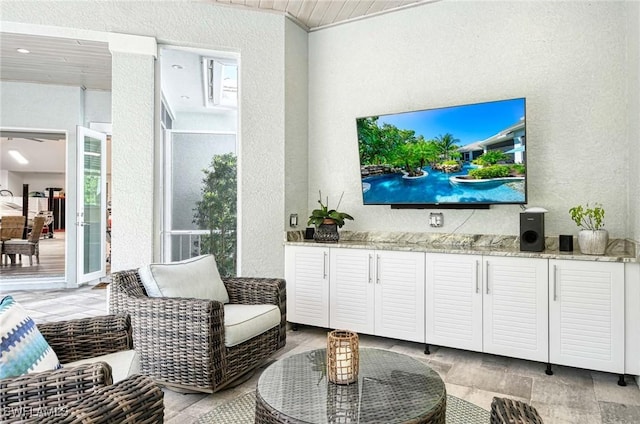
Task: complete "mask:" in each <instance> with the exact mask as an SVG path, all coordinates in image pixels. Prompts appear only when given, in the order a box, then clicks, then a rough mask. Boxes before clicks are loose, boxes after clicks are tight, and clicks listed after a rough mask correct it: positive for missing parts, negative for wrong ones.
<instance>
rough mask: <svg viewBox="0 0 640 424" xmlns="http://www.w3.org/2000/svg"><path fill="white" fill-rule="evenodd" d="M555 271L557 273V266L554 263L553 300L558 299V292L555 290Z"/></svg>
mask: <svg viewBox="0 0 640 424" xmlns="http://www.w3.org/2000/svg"><path fill="white" fill-rule="evenodd" d="M557 273H558V266H557V265H554V266H553V300H554V301H555V300H557V299H558V292H557V285H558V284H557V282H558V277H557Z"/></svg>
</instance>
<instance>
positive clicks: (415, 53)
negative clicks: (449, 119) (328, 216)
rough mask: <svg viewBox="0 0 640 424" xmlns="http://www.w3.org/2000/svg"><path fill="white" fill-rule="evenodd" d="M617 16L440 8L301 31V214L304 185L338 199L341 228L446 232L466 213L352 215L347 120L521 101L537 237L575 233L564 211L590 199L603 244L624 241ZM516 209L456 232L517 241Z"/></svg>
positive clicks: (496, 210) (625, 149)
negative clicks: (305, 154) (605, 237)
mask: <svg viewBox="0 0 640 424" xmlns="http://www.w3.org/2000/svg"><path fill="white" fill-rule="evenodd" d="M627 10H628V9H627V6H625V4H624V3H622V2H540V1H536V2H533V1H531V2H449V1H445V2H437V3H433V4H427V5H424V6H419V7H413V8H410V9H407V10H405V11H400V12H397V13H392V14H386V15H382V16H379V17H376V18H371V19H367V20H363V21H359V22H354V23H350V24H347V25H341V26H336V27H333V28H329V29H325V30H321V31H317V32H313V33H311V34H310V35H309V52H310V54H309V56H310V57H309V99H310V100H309V115H310V119H309V175H310V177H309V201H308V202H309V203H308V207H309V209H311V208H313V207H315V202H316V194H315V193H316V190H317V189H322V190H323V194H324V193H325V192H326V193H327V194H329V195H330V201H331V202H332V206H334V205H335V202H336V201H337V199H338V197H339V195H340V193H341V192H342V191H343V190H344V191H345V199H344V200H343V206H341V209H344V210H345V211H347V212H350V213H351V214H352V215H354V216H355V219H356V220H355V221H354V222H353V223H352V222H349V223H348V224H347V226H346V227H345V229H357V230H387V231H442V232H451V231H453V230H454V229H456V227H458V225H460V224H461V223H462V222H463V221H464V220H465V219H467V218H468V217H469V216H470V215H471V213H472V212H471V211H457V210H444V227H442V228H441V229H432V228H430V227H429V225H428V211H424V210H391V209H390V208H389V207H384V206H363V205H362V199H361V194H360V190H361V188H360V177H359V167H358V150H357V138H356V125H355V118H356V117H359V116H368V115H373V114H384V113H391V112H399V111H406V110H411V109H423V108H433V107H439V106H448V105H456V104H464V103H473V102H481V101H488V100H497V99H506V98H514V97H521V96H524V97H526V98H527V156H528V182H529V185H528V192H529V193H528V194H529V205H530V206H543V207H545V208H547V209H548V210H549V213H548V214H546V230H547V231H546V232H547V234H550V235H552V234H559V233H563V234H567V233H569V234H571V233H576V232H577V228H576V227H575V225H574V224H573V222H572V221H571V220H570V217H569V214H568V209H569V208H570V207H572V206H574V205H576V204H579V203H584V202H595V201H598V202H601V203H603V204H604V206H605V208H606V212H607V219H606V228H607V229H609V231H610V232H611V235H612V236H613V237H626V236H627V235H628V231H629V228H628V221H627V219H628V208H627V202H628V200H627V199H628V196H627V193H628V184H629V177H630V175H629V174H628V172H627V169H628V166H629V146H628V145H629V137H628V134H627V127H628V124H629V122H628V121H629V119H630V115H629V113H628V111H627V102H626V101H625V99H626V98H627V97H628V96H627V84H628V83H629V81H628V78H627V74H626V72H627V69H628V67H627V66H626V63H625V55H626V50H625V28H626V23H627V21H626V17H625V12H627ZM636 24H637V19H636ZM636 46H637V41H636ZM630 96H631V97H633V98H636V99H637V96H638V93H637V91H636V92H635V93H634V94H630ZM636 112H637V110H636ZM636 119H637V113H636ZM636 157H637V156H636ZM635 163H637V161H636V162H635ZM634 174H635V175H634V176H635V178H637V171H634ZM635 196H636V199H637V197H638V193H637V188H636V193H635ZM637 202H638V201H637V200H635V204H636V205H637ZM636 209H637V207H636ZM519 212H520V208H519V207H518V206H513V205H512V206H492V207H491V209H490V210H478V211H476V212H475V214H474V215H473V216H472V217H471V218H470V219H469V221H468V222H467V223H466V224H464V226H462V227H461V228H460V229H459V230H458V232H460V233H493V234H517V233H518V225H519Z"/></svg>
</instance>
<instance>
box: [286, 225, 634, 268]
mask: <svg viewBox="0 0 640 424" xmlns="http://www.w3.org/2000/svg"><path fill="white" fill-rule="evenodd" d="M557 239H558V238H557V237H546V238H545V246H546V248H545V250H543V251H542V252H523V251H521V250H520V242H519V239H518V238H517V237H515V236H503V235H469V234H463V235H458V234H456V235H451V234H434V233H373V232H349V231H344V232H340V241H339V242H338V243H316V242H315V241H314V240H305V239H304V237H303V233H302V232H299V231H289V232H287V237H286V241H285V244H286V245H288V246H317V247H340V248H350V249H372V250H397V251H411V252H427V253H449V254H468V255H485V256H512V257H521V258H542V259H565V260H579V261H600V262H640V259H639V258H638V257H637V256H636V253H635V252H636V246H635V244H634V243H631V242H629V241H627V240H622V239H613V240H610V241H609V244H608V246H607V251H606V252H605V254H604V255H585V254H582V253H580V249H579V248H578V244H577V240H574V250H573V251H571V252H561V251H559V250H558V242H557Z"/></svg>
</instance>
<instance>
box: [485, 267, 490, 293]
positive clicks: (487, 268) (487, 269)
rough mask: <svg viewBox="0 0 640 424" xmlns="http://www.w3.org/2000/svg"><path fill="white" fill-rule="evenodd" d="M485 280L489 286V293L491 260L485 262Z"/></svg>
mask: <svg viewBox="0 0 640 424" xmlns="http://www.w3.org/2000/svg"><path fill="white" fill-rule="evenodd" d="M484 282H485V284H486V287H487V294H489V261H486V262H485V263H484Z"/></svg>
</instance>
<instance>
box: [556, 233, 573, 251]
mask: <svg viewBox="0 0 640 424" xmlns="http://www.w3.org/2000/svg"><path fill="white" fill-rule="evenodd" d="M558 246H559V250H560V251H561V252H572V251H573V236H565V235H560V240H559V244H558Z"/></svg>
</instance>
